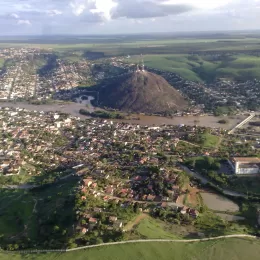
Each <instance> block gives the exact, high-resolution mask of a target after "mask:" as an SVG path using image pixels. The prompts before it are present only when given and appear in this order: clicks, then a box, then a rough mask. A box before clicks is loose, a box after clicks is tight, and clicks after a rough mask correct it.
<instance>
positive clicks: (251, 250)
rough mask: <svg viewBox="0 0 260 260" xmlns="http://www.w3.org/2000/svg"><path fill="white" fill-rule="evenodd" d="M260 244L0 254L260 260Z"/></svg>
mask: <svg viewBox="0 0 260 260" xmlns="http://www.w3.org/2000/svg"><path fill="white" fill-rule="evenodd" d="M259 254H260V242H259V241H252V240H246V239H228V240H217V241H208V242H198V243H190V244H182V243H165V242H160V243H158V242H157V243H144V244H127V245H115V246H107V247H101V248H93V249H87V250H84V251H76V252H71V253H65V254H61V253H58V254H55V253H49V254H37V255H26V256H25V255H19V254H0V259H1V260H7V259H8V260H9V259H12V260H20V259H27V260H53V259H55V260H71V259H73V260H85V259H93V260H122V259H123V260H133V259H136V260H139V259H140V260H141V259H142V260H191V259H192V260H205V259H207V260H226V259H232V260H245V259H250V260H257V259H259Z"/></svg>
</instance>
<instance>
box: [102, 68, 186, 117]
mask: <svg viewBox="0 0 260 260" xmlns="http://www.w3.org/2000/svg"><path fill="white" fill-rule="evenodd" d="M100 105H102V106H106V107H111V108H115V109H120V110H123V111H131V112H139V113H165V112H173V111H176V110H183V109H185V108H187V106H188V102H187V101H186V100H185V99H184V98H183V97H182V96H181V94H180V93H179V92H178V91H177V90H176V89H174V88H173V87H172V86H170V85H169V83H168V82H167V81H166V80H165V79H164V78H162V77H161V76H159V75H156V74H153V73H150V72H141V71H140V72H134V73H131V74H128V75H124V76H122V77H120V78H118V79H117V80H116V81H113V82H111V83H110V84H109V85H107V86H106V87H104V88H102V89H101V90H100Z"/></svg>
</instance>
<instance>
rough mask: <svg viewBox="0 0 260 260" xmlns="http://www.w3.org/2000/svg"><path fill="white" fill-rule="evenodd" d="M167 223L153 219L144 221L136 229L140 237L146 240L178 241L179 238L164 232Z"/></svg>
mask: <svg viewBox="0 0 260 260" xmlns="http://www.w3.org/2000/svg"><path fill="white" fill-rule="evenodd" d="M164 227H165V223H163V222H161V221H157V220H155V219H152V218H151V217H149V218H146V219H143V220H142V221H141V222H140V224H139V225H138V226H137V228H136V232H137V233H138V234H139V235H140V237H142V238H145V239H157V238H158V239H178V236H176V235H174V234H173V233H170V232H167V231H165V230H164Z"/></svg>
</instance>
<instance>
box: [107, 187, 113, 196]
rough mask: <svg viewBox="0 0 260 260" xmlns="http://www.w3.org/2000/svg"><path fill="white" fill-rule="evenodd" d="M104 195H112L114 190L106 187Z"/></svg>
mask: <svg viewBox="0 0 260 260" xmlns="http://www.w3.org/2000/svg"><path fill="white" fill-rule="evenodd" d="M105 193H106V194H110V195H112V194H113V193H114V188H113V187H107V188H106V191H105Z"/></svg>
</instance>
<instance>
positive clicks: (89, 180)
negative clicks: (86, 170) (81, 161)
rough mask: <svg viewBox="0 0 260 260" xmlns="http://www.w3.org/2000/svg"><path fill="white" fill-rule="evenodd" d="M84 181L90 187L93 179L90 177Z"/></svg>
mask: <svg viewBox="0 0 260 260" xmlns="http://www.w3.org/2000/svg"><path fill="white" fill-rule="evenodd" d="M83 182H84V185H85V186H87V187H90V185H91V184H92V183H93V181H92V179H90V178H88V179H84V180H83Z"/></svg>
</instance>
